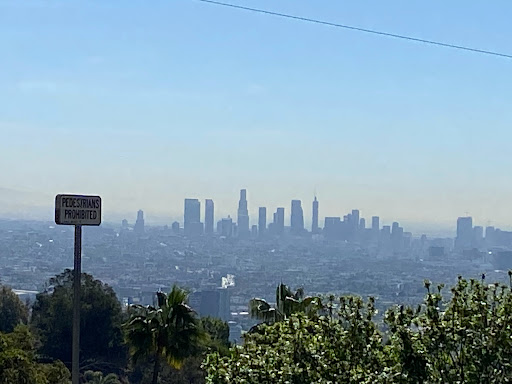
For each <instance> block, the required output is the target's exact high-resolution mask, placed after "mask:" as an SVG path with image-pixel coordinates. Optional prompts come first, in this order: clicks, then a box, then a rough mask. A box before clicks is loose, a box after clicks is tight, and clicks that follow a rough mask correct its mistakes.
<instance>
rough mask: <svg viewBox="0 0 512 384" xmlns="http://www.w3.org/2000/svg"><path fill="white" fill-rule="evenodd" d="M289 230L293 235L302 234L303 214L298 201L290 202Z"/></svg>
mask: <svg viewBox="0 0 512 384" xmlns="http://www.w3.org/2000/svg"><path fill="white" fill-rule="evenodd" d="M290 230H291V232H292V233H294V234H301V233H303V232H304V212H303V211H302V203H301V201H300V200H292V213H291V218H290Z"/></svg>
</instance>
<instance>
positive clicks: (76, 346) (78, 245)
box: [71, 225, 82, 384]
mask: <svg viewBox="0 0 512 384" xmlns="http://www.w3.org/2000/svg"><path fill="white" fill-rule="evenodd" d="M81 276H82V226H81V225H75V257H74V269H73V350H72V359H73V360H72V363H71V378H72V380H73V383H72V384H78V382H79V378H80V286H81Z"/></svg>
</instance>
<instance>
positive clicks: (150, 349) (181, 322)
mask: <svg viewBox="0 0 512 384" xmlns="http://www.w3.org/2000/svg"><path fill="white" fill-rule="evenodd" d="M157 295H158V306H157V307H153V306H141V305H136V306H132V307H131V308H130V319H129V321H128V322H127V323H125V325H124V329H125V339H126V342H127V343H128V345H129V346H130V352H131V356H132V359H133V362H134V363H137V362H138V361H139V360H141V359H148V358H152V359H154V369H153V379H152V383H153V384H156V383H157V381H158V375H159V373H160V369H161V368H160V363H161V360H162V358H165V359H166V360H167V363H168V364H169V365H170V366H172V367H174V368H181V367H182V365H183V362H184V361H185V359H186V358H187V357H188V356H190V355H192V354H193V353H194V351H197V349H198V346H199V344H200V341H201V339H202V332H201V328H200V327H199V324H198V320H197V317H196V314H195V312H194V311H193V310H192V309H191V308H190V307H189V306H188V305H187V301H188V293H187V292H186V291H185V290H183V289H181V288H179V287H177V286H174V287H173V288H172V290H171V292H170V293H169V294H168V295H166V294H164V293H162V292H159V293H158V294H157Z"/></svg>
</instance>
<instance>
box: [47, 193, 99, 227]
mask: <svg viewBox="0 0 512 384" xmlns="http://www.w3.org/2000/svg"><path fill="white" fill-rule="evenodd" d="M55 223H57V224H60V225H100V224H101V197H99V196H81V195H57V196H56V197H55Z"/></svg>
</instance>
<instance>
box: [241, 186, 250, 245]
mask: <svg viewBox="0 0 512 384" xmlns="http://www.w3.org/2000/svg"><path fill="white" fill-rule="evenodd" d="M250 233H251V232H250V231H249V211H248V209H247V191H246V190H245V189H241V190H240V201H239V202H238V236H239V237H248V236H249V235H250Z"/></svg>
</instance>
